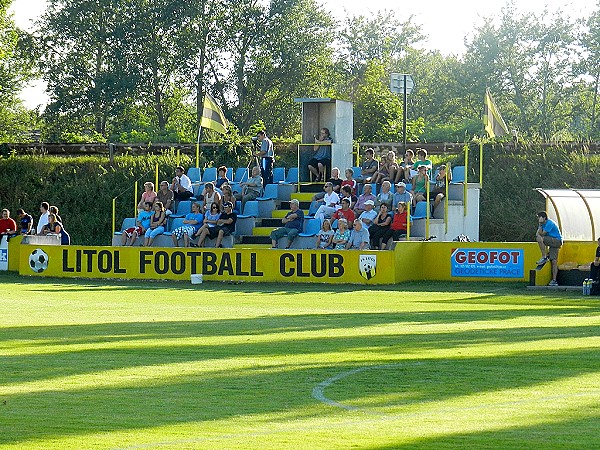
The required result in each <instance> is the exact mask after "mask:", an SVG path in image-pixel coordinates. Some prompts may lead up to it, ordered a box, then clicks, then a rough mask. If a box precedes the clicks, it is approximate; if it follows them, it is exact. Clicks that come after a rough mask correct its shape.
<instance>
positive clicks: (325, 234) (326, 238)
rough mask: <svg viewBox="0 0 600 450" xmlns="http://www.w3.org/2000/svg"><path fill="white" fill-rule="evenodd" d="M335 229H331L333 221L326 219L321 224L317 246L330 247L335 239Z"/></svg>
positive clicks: (321, 247)
mask: <svg viewBox="0 0 600 450" xmlns="http://www.w3.org/2000/svg"><path fill="white" fill-rule="evenodd" d="M334 233H335V232H334V231H333V230H332V229H331V221H330V220H329V219H324V220H323V223H322V224H321V229H320V230H319V232H318V233H317V242H316V247H317V248H320V249H323V250H325V249H330V248H331V245H332V244H331V242H332V240H333V235H334Z"/></svg>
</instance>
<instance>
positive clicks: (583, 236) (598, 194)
mask: <svg viewBox="0 0 600 450" xmlns="http://www.w3.org/2000/svg"><path fill="white" fill-rule="evenodd" d="M537 191H538V192H539V193H540V194H542V195H543V196H544V197H545V198H546V212H547V213H548V217H549V218H550V219H552V220H554V221H555V222H556V223H557V224H558V227H559V228H560V232H561V233H562V236H563V239H564V240H566V241H595V240H596V239H597V238H598V237H600V190H594V189H541V188H539V189H537Z"/></svg>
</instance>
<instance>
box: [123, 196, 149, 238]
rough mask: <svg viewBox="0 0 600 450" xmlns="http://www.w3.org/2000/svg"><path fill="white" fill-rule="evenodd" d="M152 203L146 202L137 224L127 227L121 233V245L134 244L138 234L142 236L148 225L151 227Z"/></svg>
mask: <svg viewBox="0 0 600 450" xmlns="http://www.w3.org/2000/svg"><path fill="white" fill-rule="evenodd" d="M152 214H154V213H153V212H152V203H150V202H146V203H144V209H143V211H140V212H139V214H138V216H137V220H136V222H135V226H134V227H131V228H127V229H126V230H125V231H123V234H122V235H121V245H133V244H135V241H136V239H137V238H138V236H142V235H143V234H145V233H146V230H147V229H148V227H150V218H151V217H152Z"/></svg>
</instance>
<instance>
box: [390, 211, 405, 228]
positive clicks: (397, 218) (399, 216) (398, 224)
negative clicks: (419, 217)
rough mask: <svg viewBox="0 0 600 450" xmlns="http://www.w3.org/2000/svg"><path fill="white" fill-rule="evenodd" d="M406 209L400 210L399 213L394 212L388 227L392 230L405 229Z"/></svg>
mask: <svg viewBox="0 0 600 450" xmlns="http://www.w3.org/2000/svg"><path fill="white" fill-rule="evenodd" d="M406 219H407V217H406V211H402V212H401V213H396V214H394V220H392V224H391V225H390V229H392V230H394V231H398V230H404V231H406Z"/></svg>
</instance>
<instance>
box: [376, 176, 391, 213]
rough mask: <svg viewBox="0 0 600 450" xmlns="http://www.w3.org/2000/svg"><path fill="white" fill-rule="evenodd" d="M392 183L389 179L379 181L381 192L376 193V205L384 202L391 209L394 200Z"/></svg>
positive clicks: (379, 205)
mask: <svg viewBox="0 0 600 450" xmlns="http://www.w3.org/2000/svg"><path fill="white" fill-rule="evenodd" d="M391 189H392V184H391V183H390V182H389V181H387V180H386V181H384V182H383V183H381V192H379V194H378V195H377V202H376V206H377V207H381V205H383V204H384V203H385V204H386V205H387V207H388V210H390V209H392V205H393V202H394V194H393V193H392V191H391Z"/></svg>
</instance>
